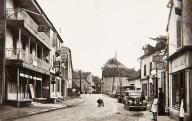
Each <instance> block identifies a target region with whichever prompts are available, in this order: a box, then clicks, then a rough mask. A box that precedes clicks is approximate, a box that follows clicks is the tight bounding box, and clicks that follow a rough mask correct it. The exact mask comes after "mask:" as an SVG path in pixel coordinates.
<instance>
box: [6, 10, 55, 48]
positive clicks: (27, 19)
mask: <svg viewBox="0 0 192 121" xmlns="http://www.w3.org/2000/svg"><path fill="white" fill-rule="evenodd" d="M6 17H7V19H8V20H23V21H24V27H25V28H26V29H27V30H28V31H29V32H30V33H31V34H32V35H33V36H35V37H36V38H37V39H38V40H40V41H41V42H42V43H43V44H44V45H46V46H47V47H48V48H49V49H51V44H52V42H51V40H50V37H49V35H48V34H46V33H45V32H38V27H39V26H38V24H37V23H36V22H35V21H34V20H33V19H32V18H31V16H30V15H29V14H28V13H27V12H26V11H25V10H24V9H21V8H18V9H7V10H6Z"/></svg>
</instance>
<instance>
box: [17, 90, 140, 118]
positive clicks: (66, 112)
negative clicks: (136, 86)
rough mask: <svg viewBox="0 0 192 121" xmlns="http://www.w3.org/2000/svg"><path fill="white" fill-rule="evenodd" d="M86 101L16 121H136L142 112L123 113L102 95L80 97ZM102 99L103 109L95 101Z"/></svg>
mask: <svg viewBox="0 0 192 121" xmlns="http://www.w3.org/2000/svg"><path fill="white" fill-rule="evenodd" d="M82 97H83V98H85V99H86V101H85V102H84V103H82V104H79V105H76V106H74V107H70V108H65V109H61V110H56V111H52V112H48V113H43V114H38V115H33V116H29V117H25V118H22V119H17V120H16V121H54V120H55V121H138V120H139V119H141V120H143V119H144V118H143V117H144V116H143V114H142V112H136V111H125V110H124V109H123V104H121V103H117V99H115V98H110V97H108V96H104V95H99V94H98V95H94V94H92V95H82ZM99 97H101V98H103V99H104V102H105V107H97V103H96V101H97V99H98V98H99Z"/></svg>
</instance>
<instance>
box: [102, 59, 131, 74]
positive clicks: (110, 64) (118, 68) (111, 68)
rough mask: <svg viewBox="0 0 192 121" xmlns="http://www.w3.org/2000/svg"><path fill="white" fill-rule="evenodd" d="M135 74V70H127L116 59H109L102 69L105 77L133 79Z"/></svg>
mask: <svg viewBox="0 0 192 121" xmlns="http://www.w3.org/2000/svg"><path fill="white" fill-rule="evenodd" d="M133 73H135V69H134V68H127V67H126V66H124V65H123V64H122V63H121V62H119V61H118V60H117V59H116V58H111V59H109V60H108V61H107V62H106V63H105V64H104V66H103V67H102V75H103V76H105V77H131V75H133Z"/></svg>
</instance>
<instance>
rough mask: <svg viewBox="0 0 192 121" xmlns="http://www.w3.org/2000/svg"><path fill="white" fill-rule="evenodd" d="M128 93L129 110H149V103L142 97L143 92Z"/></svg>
mask: <svg viewBox="0 0 192 121" xmlns="http://www.w3.org/2000/svg"><path fill="white" fill-rule="evenodd" d="M127 93H128V104H127V105H128V106H127V107H128V109H129V110H141V109H143V110H146V109H147V101H146V100H145V97H144V96H143V95H142V92H141V91H138V90H134V91H127Z"/></svg>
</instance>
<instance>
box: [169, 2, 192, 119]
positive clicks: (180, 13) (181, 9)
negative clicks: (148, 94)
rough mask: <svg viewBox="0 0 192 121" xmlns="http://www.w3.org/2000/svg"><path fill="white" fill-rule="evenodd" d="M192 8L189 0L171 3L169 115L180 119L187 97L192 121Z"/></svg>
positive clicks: (187, 115) (188, 116) (186, 113)
mask: <svg viewBox="0 0 192 121" xmlns="http://www.w3.org/2000/svg"><path fill="white" fill-rule="evenodd" d="M191 6H192V2H191V1H189V0H185V1H181V0H178V1H177V0H172V1H169V3H168V7H169V8H170V14H169V21H168V27H167V28H168V29H167V31H168V38H169V40H168V42H169V43H168V48H169V49H168V54H169V56H168V63H169V85H168V88H169V114H170V116H171V117H172V118H175V119H177V120H178V118H179V109H180V104H181V98H183V99H184V120H185V121H189V120H192V103H191V101H190V100H191V99H192V93H191V92H192V90H191V89H192V83H191V82H192V63H191V62H192V38H191V32H192V29H191V18H192V16H191V12H192V11H191V9H190V8H191Z"/></svg>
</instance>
